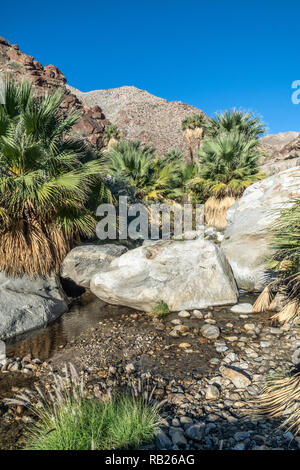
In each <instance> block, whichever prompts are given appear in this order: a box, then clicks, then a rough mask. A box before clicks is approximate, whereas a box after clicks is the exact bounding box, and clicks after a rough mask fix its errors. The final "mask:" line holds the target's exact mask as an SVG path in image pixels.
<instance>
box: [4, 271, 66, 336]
mask: <svg viewBox="0 0 300 470" xmlns="http://www.w3.org/2000/svg"><path fill="white" fill-rule="evenodd" d="M67 310H68V303H67V299H66V297H65V294H64V292H63V290H62V288H61V285H60V281H59V279H58V277H49V278H47V279H43V278H37V279H35V280H32V279H29V278H28V277H26V276H24V277H22V278H20V279H11V278H8V277H7V276H5V274H3V273H0V339H1V340H5V339H9V338H12V337H14V336H16V335H20V334H22V333H26V332H27V331H30V330H34V329H36V328H41V327H43V326H45V325H47V324H48V323H49V322H52V321H53V320H55V319H56V318H58V317H59V316H60V315H62V314H63V313H64V312H66V311H67Z"/></svg>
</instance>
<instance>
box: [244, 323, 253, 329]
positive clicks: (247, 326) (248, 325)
mask: <svg viewBox="0 0 300 470" xmlns="http://www.w3.org/2000/svg"><path fill="white" fill-rule="evenodd" d="M244 329H245V330H246V331H252V330H255V325H254V323H245V325H244Z"/></svg>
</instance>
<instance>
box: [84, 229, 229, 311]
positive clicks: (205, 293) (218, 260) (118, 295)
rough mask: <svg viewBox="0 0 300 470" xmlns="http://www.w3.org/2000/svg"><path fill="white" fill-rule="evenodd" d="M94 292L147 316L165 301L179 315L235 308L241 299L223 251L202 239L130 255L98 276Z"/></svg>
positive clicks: (161, 245) (165, 243)
mask: <svg viewBox="0 0 300 470" xmlns="http://www.w3.org/2000/svg"><path fill="white" fill-rule="evenodd" d="M90 288H91V291H92V292H93V293H94V294H95V295H96V296H97V297H99V298H100V299H102V300H104V301H105V302H107V303H110V304H114V305H124V306H129V307H132V308H135V309H138V310H142V311H146V312H149V311H151V310H152V309H153V307H155V305H156V304H157V303H159V302H160V301H163V302H165V303H166V304H167V305H168V307H169V309H170V310H171V311H180V310H191V309H197V308H205V307H209V306H214V305H225V304H234V303H236V302H237V297H238V292H237V288H236V283H235V280H234V277H233V274H232V270H231V268H230V266H229V263H228V261H227V260H226V258H225V256H224V255H223V253H222V251H220V250H219V248H218V247H217V246H216V245H215V244H213V243H211V242H209V241H207V240H203V239H201V238H199V239H196V240H187V241H173V240H170V241H157V242H156V243H154V244H152V245H150V246H142V247H139V248H135V249H134V250H130V251H128V252H127V253H125V254H123V255H122V256H120V257H119V258H116V259H115V260H113V261H112V262H111V264H110V265H109V267H108V269H107V270H105V271H101V272H100V273H98V274H96V275H95V276H94V277H93V278H92V280H91V284H90Z"/></svg>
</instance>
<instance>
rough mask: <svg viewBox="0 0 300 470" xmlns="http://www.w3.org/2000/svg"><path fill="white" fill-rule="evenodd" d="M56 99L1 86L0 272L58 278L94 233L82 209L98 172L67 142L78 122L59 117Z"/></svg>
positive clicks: (77, 144) (83, 150)
mask: <svg viewBox="0 0 300 470" xmlns="http://www.w3.org/2000/svg"><path fill="white" fill-rule="evenodd" d="M63 98H64V96H63V93H62V92H61V91H55V92H53V93H51V94H50V93H46V94H45V96H43V97H37V96H34V93H33V89H32V86H31V84H29V83H21V84H17V83H15V82H13V81H7V82H6V85H5V104H1V105H0V222H1V228H0V271H4V272H5V273H6V274H7V275H11V276H22V275H24V274H27V275H30V276H37V275H48V274H52V273H56V272H58V270H59V266H60V263H61V261H62V260H63V258H64V256H65V255H66V253H67V252H68V250H69V249H70V248H71V247H72V246H73V244H74V242H75V240H77V241H78V240H79V237H80V236H89V235H91V234H92V233H93V231H94V227H95V219H94V217H93V216H92V214H91V213H90V212H89V211H88V210H87V209H86V207H85V203H86V202H87V200H88V198H89V196H90V193H91V188H92V186H93V185H95V181H98V178H99V175H100V172H101V165H100V161H98V160H93V159H92V158H93V157H92V155H91V152H90V151H89V150H88V149H87V147H86V146H85V144H84V143H83V141H81V140H78V139H75V138H72V137H71V135H70V134H71V131H72V128H73V126H74V124H76V123H77V121H78V119H79V116H78V115H77V114H76V113H70V114H69V115H67V116H64V115H63V114H62V112H61V111H60V104H61V102H62V100H63Z"/></svg>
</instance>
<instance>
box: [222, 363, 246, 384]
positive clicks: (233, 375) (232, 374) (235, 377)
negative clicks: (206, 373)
mask: <svg viewBox="0 0 300 470" xmlns="http://www.w3.org/2000/svg"><path fill="white" fill-rule="evenodd" d="M221 374H222V376H223V377H225V378H228V379H229V380H231V382H232V383H233V385H234V386H235V387H236V388H247V387H248V385H250V384H251V380H250V379H249V378H248V376H247V375H246V374H245V373H244V372H243V371H238V370H236V369H232V368H230V367H224V369H222V371H221Z"/></svg>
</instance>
